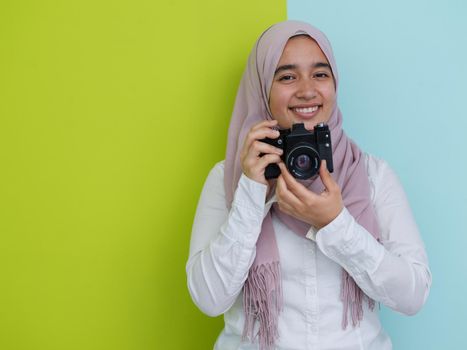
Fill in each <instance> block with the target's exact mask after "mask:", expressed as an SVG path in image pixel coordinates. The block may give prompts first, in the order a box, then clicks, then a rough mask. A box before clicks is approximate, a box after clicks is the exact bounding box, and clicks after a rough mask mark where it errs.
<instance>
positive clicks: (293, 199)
mask: <svg viewBox="0 0 467 350" xmlns="http://www.w3.org/2000/svg"><path fill="white" fill-rule="evenodd" d="M276 195H277V201H278V202H279V203H282V204H285V203H286V204H287V205H289V206H291V207H292V208H294V209H295V210H298V209H299V208H300V207H301V206H302V201H301V200H300V199H299V198H297V196H295V194H294V193H292V192H291V191H290V190H289V188H288V186H287V183H286V181H285V179H284V176H283V174H282V173H281V175H279V177H278V178H277V186H276Z"/></svg>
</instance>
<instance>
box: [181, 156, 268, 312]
mask: <svg viewBox="0 0 467 350" xmlns="http://www.w3.org/2000/svg"><path fill="white" fill-rule="evenodd" d="M223 181H224V165H223V163H218V164H217V165H216V166H215V167H214V168H213V169H212V170H211V172H210V174H209V176H208V178H207V180H206V182H205V184H204V187H203V190H202V193H201V197H200V199H199V202H198V207H197V210H196V215H195V219H194V223H193V228H192V233H191V243H190V255H189V258H188V262H187V265H186V273H187V283H188V289H189V291H190V295H191V297H192V299H193V301H194V303H195V304H196V305H197V306H198V307H199V308H200V309H201V310H202V311H203V312H204V313H206V314H207V315H210V316H217V315H220V314H222V313H224V312H226V311H227V310H228V309H229V308H230V307H231V306H232V305H233V303H234V302H235V300H236V298H237V296H238V294H239V293H240V291H241V290H242V287H243V284H244V282H245V280H246V278H247V277H248V271H249V268H250V266H251V265H252V263H253V260H254V258H255V254H256V241H257V239H258V236H259V233H260V230H261V224H262V221H263V216H264V209H265V208H264V206H265V204H264V202H265V197H266V191H267V186H265V185H263V184H260V183H258V182H255V181H253V180H251V179H249V178H248V177H246V176H245V175H242V176H241V178H240V181H239V183H238V187H237V190H236V191H235V194H234V200H233V202H232V206H231V209H230V211H229V210H228V209H227V206H226V202H225V191H224V184H223Z"/></svg>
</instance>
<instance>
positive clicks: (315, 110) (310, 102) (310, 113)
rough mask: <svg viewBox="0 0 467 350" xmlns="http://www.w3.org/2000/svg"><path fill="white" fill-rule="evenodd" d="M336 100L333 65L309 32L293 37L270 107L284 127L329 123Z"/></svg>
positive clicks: (278, 70)
mask: <svg viewBox="0 0 467 350" xmlns="http://www.w3.org/2000/svg"><path fill="white" fill-rule="evenodd" d="M335 103H336V89H335V85H334V78H333V76H332V71H331V66H330V65H329V62H328V60H327V59H326V56H324V54H323V52H322V51H321V49H320V47H319V46H318V44H317V43H316V42H315V41H314V40H313V39H311V38H310V37H309V36H305V35H300V36H296V37H293V38H291V39H289V41H288V42H287V44H286V45H285V48H284V51H283V52H282V56H281V58H280V60H279V63H278V65H277V68H276V72H275V73H274V78H273V82H272V86H271V92H270V97H269V107H270V109H271V113H272V116H273V118H274V119H276V120H277V121H278V122H279V126H280V127H281V128H290V127H291V126H292V124H293V123H304V124H305V128H306V129H308V130H312V129H313V127H314V126H315V125H316V124H318V123H322V122H323V123H326V122H327V121H328V120H329V118H330V116H331V112H332V110H333V108H334V105H335Z"/></svg>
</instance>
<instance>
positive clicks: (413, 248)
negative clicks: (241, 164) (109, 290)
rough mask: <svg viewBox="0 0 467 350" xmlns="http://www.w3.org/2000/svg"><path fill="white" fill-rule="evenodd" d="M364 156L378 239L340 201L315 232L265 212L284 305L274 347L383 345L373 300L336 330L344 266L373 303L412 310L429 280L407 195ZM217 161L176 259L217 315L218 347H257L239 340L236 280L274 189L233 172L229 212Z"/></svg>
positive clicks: (194, 291)
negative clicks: (186, 251) (182, 254)
mask: <svg viewBox="0 0 467 350" xmlns="http://www.w3.org/2000/svg"><path fill="white" fill-rule="evenodd" d="M365 161H366V164H367V169H368V177H369V180H370V187H371V200H372V203H373V205H374V208H375V211H376V215H377V218H378V222H379V225H380V229H381V234H382V244H380V243H378V242H377V241H376V240H375V239H374V238H373V236H372V235H371V234H370V233H369V232H368V231H366V230H365V229H364V228H363V227H362V226H361V225H359V224H358V223H357V222H356V221H355V220H354V218H353V217H352V215H351V214H350V213H349V212H348V211H347V209H345V208H344V209H343V210H342V212H341V213H340V214H339V215H338V216H337V218H336V219H334V220H333V221H332V222H331V223H330V224H328V225H327V226H325V227H323V228H322V229H320V230H319V231H317V232H316V230H314V229H313V227H311V228H310V231H309V232H308V234H307V236H306V237H300V236H298V235H297V234H295V233H294V232H292V231H291V230H290V229H289V228H288V227H287V226H286V225H284V224H283V223H282V222H281V221H280V220H279V219H278V218H277V217H276V216H274V215H273V226H274V231H275V235H276V240H277V245H278V249H279V257H280V266H281V274H282V288H283V298H284V308H283V311H282V312H281V313H280V315H279V319H278V328H279V335H280V338H279V339H278V340H277V341H276V348H277V349H297V350H298V349H321V350H326V349H334V350H344V349H345V350H350V349H360V350H363V349H365V350H370V349H374V350H386V349H391V348H392V346H391V341H390V339H389V337H388V335H387V334H386V333H385V332H384V330H383V329H382V328H381V324H380V321H379V317H378V306H377V305H376V307H375V308H374V309H373V310H371V309H369V307H368V304H367V302H366V300H364V302H363V310H364V315H363V319H362V321H361V322H360V324H359V326H357V327H353V326H352V325H351V322H350V323H349V326H347V328H346V329H345V330H343V329H342V326H341V322H342V310H343V304H342V301H341V299H340V290H341V271H342V268H344V269H345V270H346V271H347V272H348V273H349V274H350V275H351V276H352V277H353V279H354V280H355V282H356V283H357V284H358V286H359V287H360V288H361V289H362V290H363V291H364V292H365V294H366V295H368V296H369V297H371V298H372V299H374V300H375V301H377V302H380V303H382V304H384V305H386V306H388V307H390V308H392V309H394V310H396V311H398V312H401V313H404V314H407V315H412V314H414V313H416V312H417V311H418V310H419V309H420V308H421V307H422V305H423V304H424V302H425V300H426V298H427V296H428V293H429V289H430V285H431V273H430V270H429V268H428V261H427V256H426V253H425V249H424V246H423V242H422V240H421V238H420V234H419V232H418V228H417V226H416V224H415V221H414V218H413V216H412V212H411V210H410V207H409V204H408V201H407V198H406V196H405V194H404V191H403V189H402V187H401V185H400V182H399V180H398V178H397V176H396V175H395V174H394V172H393V171H392V170H391V169H390V167H389V166H388V165H387V163H386V162H384V161H382V160H380V159H377V158H375V157H373V156H369V155H366V156H365ZM223 181H224V164H223V162H221V163H218V164H216V166H215V167H214V168H213V169H212V170H211V172H210V174H209V176H208V178H207V180H206V183H205V185H204V188H203V191H202V194H201V198H200V200H199V204H198V208H197V211H196V216H195V220H194V224H193V231H192V237H191V245H190V257H189V260H188V263H187V266H186V271H187V276H188V288H189V291H190V294H191V297H192V299H193V301H194V302H195V304H196V305H197V306H198V307H199V308H200V309H201V310H202V311H203V312H204V313H206V314H208V315H210V316H217V315H220V314H224V319H225V328H224V330H223V331H222V333H221V334H220V335H219V337H218V339H217V342H216V344H215V346H214V348H215V349H219V350H230V349H232V350H233V349H258V348H259V347H258V344H257V342H254V343H250V342H248V341H242V332H243V324H244V314H243V304H242V296H243V293H242V288H243V283H244V282H245V280H246V278H247V276H248V270H249V268H250V266H251V264H252V263H253V260H254V258H255V252H256V240H257V238H258V235H259V233H260V228H261V223H262V221H263V218H264V216H265V214H266V213H267V212H268V210H269V209H270V207H271V205H272V202H274V197H273V198H272V199H271V200H270V201H268V202H267V203H265V197H266V190H267V188H266V186H265V185H263V184H260V183H257V182H255V181H253V180H251V179H249V178H248V177H246V176H244V175H242V177H241V178H240V181H239V183H238V187H237V190H236V192H235V195H234V201H233V203H232V208H231V210H230V211H229V210H228V209H227V207H226V204H225V192H224V184H223Z"/></svg>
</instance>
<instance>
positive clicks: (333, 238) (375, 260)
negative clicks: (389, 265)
mask: <svg viewBox="0 0 467 350" xmlns="http://www.w3.org/2000/svg"><path fill="white" fill-rule="evenodd" d="M316 242H317V244H318V247H319V248H320V250H321V251H322V252H323V254H324V255H326V256H327V257H328V258H330V259H332V260H334V261H335V262H336V263H338V264H339V265H341V266H342V267H343V268H344V269H345V270H347V271H348V272H349V273H350V274H351V275H353V276H358V275H360V274H362V273H365V272H366V273H368V274H372V273H373V272H374V271H375V270H376V269H377V268H378V266H379V265H380V264H381V261H382V259H383V257H384V247H383V246H382V245H381V244H380V243H379V242H378V241H377V240H376V239H375V238H374V237H373V236H372V235H371V234H370V233H369V232H368V231H367V230H366V229H365V228H364V227H362V226H361V225H360V224H358V223H357V222H356V221H355V219H354V217H353V216H352V215H351V214H350V213H349V211H348V210H347V209H346V208H344V209H343V210H342V211H341V213H340V214H339V215H338V216H337V217H336V218H335V219H334V220H333V221H331V222H330V223H329V224H328V225H326V226H324V227H323V228H321V229H320V230H319V231H318V232H317V233H316Z"/></svg>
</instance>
